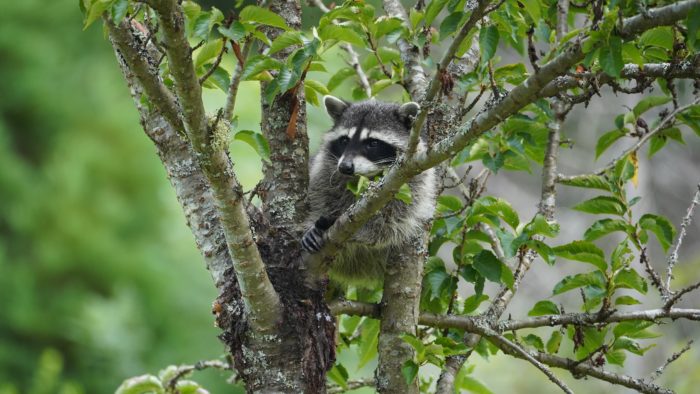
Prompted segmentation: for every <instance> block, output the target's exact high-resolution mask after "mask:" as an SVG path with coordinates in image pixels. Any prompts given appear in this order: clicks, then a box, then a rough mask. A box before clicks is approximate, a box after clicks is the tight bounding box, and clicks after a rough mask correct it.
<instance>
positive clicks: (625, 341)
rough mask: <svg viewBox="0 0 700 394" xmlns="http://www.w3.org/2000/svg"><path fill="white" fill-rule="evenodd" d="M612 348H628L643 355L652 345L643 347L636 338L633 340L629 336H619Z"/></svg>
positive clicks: (631, 351)
mask: <svg viewBox="0 0 700 394" xmlns="http://www.w3.org/2000/svg"><path fill="white" fill-rule="evenodd" d="M612 348H613V349H614V350H626V351H628V352H630V353H632V354H636V355H638V356H643V355H644V353H645V352H646V351H647V350H649V349H650V348H651V346H650V347H646V348H642V347H641V346H640V345H639V342H637V341H635V340H632V339H630V338H627V337H619V338H617V339H615V342H614V343H613V346H612Z"/></svg>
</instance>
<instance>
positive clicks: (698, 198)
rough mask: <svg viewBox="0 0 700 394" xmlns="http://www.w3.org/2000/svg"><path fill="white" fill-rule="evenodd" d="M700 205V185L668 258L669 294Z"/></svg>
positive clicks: (667, 289)
mask: <svg viewBox="0 0 700 394" xmlns="http://www.w3.org/2000/svg"><path fill="white" fill-rule="evenodd" d="M697 101H698V100H696V102H697ZM698 204H700V184H698V186H697V191H696V192H695V195H694V196H693V201H692V202H691V203H690V206H689V207H688V210H687V212H686V214H685V216H684V217H683V221H682V222H681V230H680V231H679V232H678V238H677V239H676V242H675V244H674V245H673V249H672V252H671V254H670V255H669V256H668V268H666V291H667V292H671V279H673V267H674V266H675V265H676V263H677V262H678V249H680V247H681V244H682V243H683V238H685V234H686V229H687V228H688V226H689V225H690V222H691V221H692V220H693V213H694V212H695V207H696V206H697V205H698Z"/></svg>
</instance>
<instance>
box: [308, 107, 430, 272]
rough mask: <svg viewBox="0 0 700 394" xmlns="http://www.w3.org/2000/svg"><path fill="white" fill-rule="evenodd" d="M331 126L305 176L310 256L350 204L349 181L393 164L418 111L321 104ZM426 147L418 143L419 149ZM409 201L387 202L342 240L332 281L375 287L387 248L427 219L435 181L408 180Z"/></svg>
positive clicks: (421, 177)
mask: <svg viewBox="0 0 700 394" xmlns="http://www.w3.org/2000/svg"><path fill="white" fill-rule="evenodd" d="M324 103H325V105H326V109H327V111H328V114H329V115H330V116H331V117H332V118H333V120H334V125H333V128H332V129H331V130H330V131H328V132H327V133H326V134H325V136H324V138H323V142H322V144H321V147H320V149H319V152H318V153H317V154H316V156H314V157H313V159H312V161H311V168H310V179H309V202H310V206H311V214H310V217H309V222H308V224H307V225H308V231H307V232H306V234H305V235H304V238H303V240H302V245H303V247H304V248H305V249H306V250H307V251H309V252H314V251H317V250H318V249H320V248H321V246H322V245H323V243H324V232H325V230H327V229H328V228H329V227H330V226H331V225H332V224H333V222H334V221H335V219H336V218H338V217H339V216H340V215H341V214H342V213H343V212H345V211H346V210H347V208H348V207H349V206H350V205H352V204H353V203H354V202H355V196H354V195H353V193H352V192H351V191H350V190H348V188H347V183H348V182H349V181H351V180H353V178H357V177H358V176H359V175H364V176H367V177H369V178H372V177H374V176H376V175H380V174H381V172H382V171H383V170H384V169H385V168H387V167H389V166H390V165H391V164H393V163H394V162H395V161H396V158H397V157H398V156H399V155H400V154H401V152H402V151H404V150H405V148H406V146H407V144H408V137H409V133H410V129H411V123H412V121H413V118H414V117H415V115H416V114H417V112H418V110H419V109H420V107H419V106H418V104H416V103H407V104H404V105H398V104H389V103H382V102H377V101H365V102H360V103H354V104H350V103H346V102H344V101H341V100H339V99H336V98H335V97H331V96H327V97H326V98H325V99H324ZM421 149H425V148H424V145H423V142H422V141H421V142H420V144H419V146H418V150H419V151H420V150H421ZM408 186H409V188H410V189H411V203H410V204H406V203H404V202H403V201H400V200H398V199H393V200H391V201H390V202H389V203H388V204H387V205H386V206H385V207H384V208H382V210H381V211H379V212H378V213H377V214H376V215H374V216H373V217H372V218H371V219H370V220H369V221H368V222H367V223H366V224H364V225H363V226H362V227H361V228H360V229H359V230H358V231H357V232H356V233H355V235H354V236H353V237H352V238H351V239H350V240H349V241H348V242H346V243H345V245H344V246H343V249H342V250H341V251H340V252H339V253H338V255H337V257H336V260H335V262H334V263H333V265H332V266H331V271H330V275H331V278H332V279H335V280H337V281H340V282H343V283H351V284H376V283H379V282H381V281H382V280H383V278H384V267H385V265H386V264H391V262H390V261H387V259H388V258H389V257H390V255H391V251H392V249H393V248H399V247H404V246H406V245H407V241H408V240H409V239H410V238H411V237H412V236H413V235H415V234H418V233H419V232H421V231H424V229H423V225H424V223H426V222H427V221H428V220H429V219H430V218H431V217H432V215H433V211H434V205H435V179H434V173H433V170H432V169H431V170H427V171H425V172H423V173H421V174H419V175H417V176H415V177H414V178H413V179H411V180H410V181H409V182H408Z"/></svg>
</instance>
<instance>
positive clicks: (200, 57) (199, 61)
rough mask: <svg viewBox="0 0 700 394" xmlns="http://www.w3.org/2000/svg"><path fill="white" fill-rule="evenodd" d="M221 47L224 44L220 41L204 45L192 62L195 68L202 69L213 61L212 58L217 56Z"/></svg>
mask: <svg viewBox="0 0 700 394" xmlns="http://www.w3.org/2000/svg"><path fill="white" fill-rule="evenodd" d="M223 46H224V42H223V41H222V40H214V41H209V42H208V43H206V44H204V46H203V47H201V48H199V49H198V50H197V56H196V57H195V60H194V66H195V68H199V67H202V66H203V65H205V64H206V63H207V62H209V61H210V60H214V58H216V57H217V56H218V55H219V52H221V48H222V47H223Z"/></svg>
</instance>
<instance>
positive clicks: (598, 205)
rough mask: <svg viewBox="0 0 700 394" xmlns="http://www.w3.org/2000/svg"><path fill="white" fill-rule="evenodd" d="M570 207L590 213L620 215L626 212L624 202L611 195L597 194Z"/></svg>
mask: <svg viewBox="0 0 700 394" xmlns="http://www.w3.org/2000/svg"><path fill="white" fill-rule="evenodd" d="M572 209H575V210H577V211H581V212H586V213H591V214H610V215H618V216H622V215H624V214H625V213H626V212H627V207H625V203H623V202H622V201H620V199H618V198H616V197H611V196H598V197H594V198H592V199H590V200H587V201H584V202H582V203H580V204H578V205H576V206H574V207H573V208H572Z"/></svg>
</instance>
